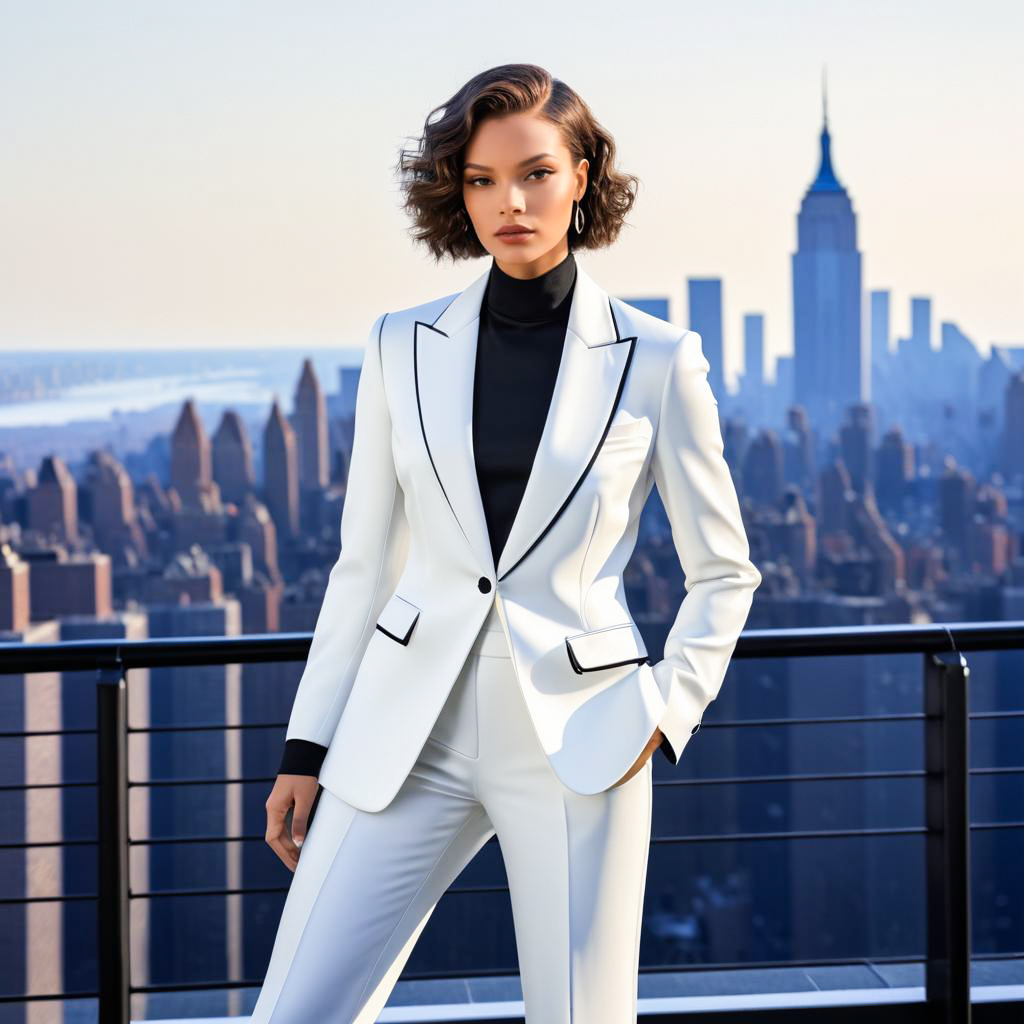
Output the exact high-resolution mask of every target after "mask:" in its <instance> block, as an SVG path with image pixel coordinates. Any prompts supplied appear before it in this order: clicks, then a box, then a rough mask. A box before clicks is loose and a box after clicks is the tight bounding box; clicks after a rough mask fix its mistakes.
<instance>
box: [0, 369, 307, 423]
mask: <svg viewBox="0 0 1024 1024" xmlns="http://www.w3.org/2000/svg"><path fill="white" fill-rule="evenodd" d="M265 378H266V375H265V373H264V372H263V370H262V369H260V368H256V367H253V368H251V369H247V368H245V367H232V368H231V369H225V370H210V371H204V372H201V373H192V374H180V375H177V376H175V375H170V376H167V375H161V376H152V377H135V378H133V379H131V380H118V381H99V382H96V383H94V384H79V385H75V386H73V387H69V388H68V389H67V391H65V392H63V393H62V394H61V395H60V396H59V397H55V398H46V399H42V400H40V401H38V402H14V403H4V404H2V405H0V428H2V427H43V426H55V427H56V426H66V425H67V424H68V423H70V422H72V421H73V420H109V419H110V418H111V417H112V416H113V415H114V414H115V413H117V412H125V413H127V412H146V411H147V410H149V409H154V408H156V407H157V406H160V405H165V404H167V403H168V402H170V403H173V404H175V405H180V404H181V403H182V402H183V401H184V400H185V399H186V398H194V399H195V400H196V402H201V403H203V404H207V403H210V404H223V405H230V406H240V405H249V404H254V405H266V406H269V405H270V403H271V401H272V400H273V394H274V388H272V387H271V386H270V383H269V382H267V381H266V379H265ZM278 390H280V389H278ZM279 399H280V400H281V404H282V407H286V406H287V408H285V411H286V412H287V411H290V408H291V400H290V399H291V396H290V395H285V394H279Z"/></svg>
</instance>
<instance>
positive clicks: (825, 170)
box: [811, 68, 845, 192]
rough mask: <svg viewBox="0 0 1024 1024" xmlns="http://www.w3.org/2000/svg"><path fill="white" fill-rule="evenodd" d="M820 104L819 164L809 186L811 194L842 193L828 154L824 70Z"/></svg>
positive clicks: (828, 140) (828, 136) (822, 72)
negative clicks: (821, 115) (821, 121)
mask: <svg viewBox="0 0 1024 1024" xmlns="http://www.w3.org/2000/svg"><path fill="white" fill-rule="evenodd" d="M821 104H822V111H823V114H824V120H823V123H822V126H821V163H820V164H819V165H818V176H817V177H816V178H815V179H814V181H813V183H812V184H811V191H812V192H843V191H845V189H844V188H843V186H842V185H840V184H839V179H838V178H837V177H836V172H835V171H834V170H832V156H831V152H830V142H831V136H830V135H829V133H828V93H827V92H826V89H825V69H824V68H822V70H821Z"/></svg>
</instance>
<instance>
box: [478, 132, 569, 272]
mask: <svg viewBox="0 0 1024 1024" xmlns="http://www.w3.org/2000/svg"><path fill="white" fill-rule="evenodd" d="M588 167H589V162H588V161H587V160H585V159H584V160H580V161H579V163H574V161H573V159H572V154H571V153H570V152H569V147H568V146H566V144H565V143H564V142H563V141H562V136H561V134H560V133H559V130H558V128H556V127H555V125H553V124H552V123H551V122H550V121H547V120H544V119H543V118H540V117H538V116H536V115H535V114H505V115H502V116H500V117H499V116H494V117H489V118H487V119H486V120H485V121H483V122H482V123H481V124H480V125H479V126H478V128H477V129H476V131H475V133H474V135H473V137H472V139H470V142H469V145H468V146H467V147H466V153H465V161H464V163H463V173H462V194H463V198H464V200H465V203H466V211H467V212H468V214H469V219H470V221H471V222H472V224H473V227H474V228H475V230H476V233H477V237H478V238H479V239H480V242H481V243H482V245H483V247H484V248H485V249H486V250H487V251H488V252H489V253H490V254H491V255H492V256H493V257H494V259H495V262H496V263H497V264H498V266H499V268H500V269H501V270H503V271H505V272H506V273H507V274H510V275H511V276H513V277H519V278H530V277H537V276H538V275H540V274H543V273H544V272H545V271H547V270H550V269H551V268H552V267H554V266H556V265H557V264H559V263H561V261H562V260H563V259H565V257H566V256H567V255H568V253H569V237H568V232H569V222H570V220H571V218H572V214H573V205H572V202H573V200H574V199H576V200H578V199H579V198H580V197H581V196H582V195H583V193H584V191H585V190H586V187H587V169H588ZM585 213H586V211H584V214H585ZM512 225H521V226H524V227H526V228H529V229H530V230H529V231H528V232H527V233H526V234H517V235H516V234H513V235H503V234H500V233H499V231H500V229H501V228H508V227H510V226H512Z"/></svg>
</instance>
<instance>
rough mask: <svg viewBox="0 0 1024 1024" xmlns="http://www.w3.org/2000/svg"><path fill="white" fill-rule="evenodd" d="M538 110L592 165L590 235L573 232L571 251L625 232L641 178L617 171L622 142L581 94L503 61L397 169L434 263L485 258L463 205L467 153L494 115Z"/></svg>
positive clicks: (445, 107) (428, 130)
mask: <svg viewBox="0 0 1024 1024" xmlns="http://www.w3.org/2000/svg"><path fill="white" fill-rule="evenodd" d="M517 113H535V114H537V115H538V116H540V117H544V118H547V120H549V121H550V122H551V123H552V124H554V125H556V126H557V127H558V128H559V129H560V131H561V135H562V138H563V140H564V141H565V144H566V146H567V147H568V149H569V152H570V153H571V154H572V156H573V159H574V161H575V162H577V163H578V162H579V161H580V160H582V159H584V158H586V159H587V160H588V161H589V162H590V165H589V170H588V172H587V189H586V191H585V192H584V193H583V199H582V200H581V202H583V204H584V213H585V215H586V220H585V223H584V225H583V231H582V233H581V234H579V235H575V234H574V232H573V231H570V232H569V236H570V248H573V249H599V248H602V247H603V246H606V245H610V244H611V243H612V242H613V241H614V240H615V239H616V238H617V237H618V234H619V231H620V229H621V228H622V225H623V223H624V222H625V217H626V214H627V213H628V212H629V210H630V209H631V208H632V206H633V202H634V200H635V199H636V190H637V185H638V184H639V180H638V179H637V178H636V177H635V176H634V175H632V174H623V173H621V172H620V171H618V170H617V169H616V168H615V142H614V140H613V139H612V137H611V135H610V134H609V132H608V131H607V130H606V129H605V128H603V127H602V126H601V125H600V124H599V123H598V121H597V119H596V118H595V117H594V115H593V114H592V113H591V112H590V108H589V107H588V106H587V105H586V103H584V101H583V100H582V99H581V98H580V96H579V95H578V94H577V93H576V92H575V91H574V90H573V89H571V88H569V86H568V85H566V84H565V83H564V82H562V81H559V80H558V79H557V78H553V77H552V76H551V75H550V74H549V73H548V72H547V71H545V70H544V68H542V67H538V66H537V65H536V64H501V65H499V66H497V67H493V68H490V69H489V70H487V71H482V72H481V73H480V74H478V75H476V76H474V77H473V78H471V79H470V80H469V81H468V82H466V84H465V85H463V86H462V88H461V89H459V91H458V92H456V93H455V95H454V96H452V97H451V99H449V100H448V101H447V102H445V103H442V104H441V105H440V106H438V107H435V108H434V109H433V110H432V111H431V112H430V114H429V115H428V116H427V119H426V122H425V124H424V127H423V134H422V136H421V137H419V138H418V139H416V143H417V147H416V149H415V150H409V149H405V148H402V150H401V152H400V157H399V161H398V165H397V167H396V170H397V171H398V173H399V176H400V182H401V191H402V195H403V203H402V207H403V209H404V210H405V211H406V212H407V213H408V214H409V215H410V216H411V218H412V221H413V227H412V228H411V229H410V230H411V232H412V234H413V238H414V240H415V241H417V242H422V243H424V244H425V245H426V246H427V247H428V248H429V250H430V252H431V253H432V254H433V256H434V260H435V262H439V261H440V260H441V259H442V257H444V256H448V257H450V258H451V259H452V260H453V261H454V260H459V259H471V258H474V257H477V256H486V255H487V254H488V250H487V249H485V248H484V246H483V244H482V243H481V242H480V239H479V238H478V237H477V234H476V231H475V230H474V229H473V223H472V221H471V220H470V218H469V214H468V212H467V211H466V206H465V202H464V201H463V182H462V172H463V164H464V161H465V153H466V148H467V147H468V145H469V141H470V139H471V138H472V137H473V133H474V131H475V130H476V128H477V127H478V126H479V125H480V123H481V122H482V121H484V120H485V119H486V118H488V117H497V116H502V115H505V114H517Z"/></svg>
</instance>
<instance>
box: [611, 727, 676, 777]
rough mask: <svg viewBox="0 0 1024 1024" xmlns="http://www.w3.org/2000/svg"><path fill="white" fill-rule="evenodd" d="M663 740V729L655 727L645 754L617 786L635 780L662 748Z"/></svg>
mask: <svg viewBox="0 0 1024 1024" xmlns="http://www.w3.org/2000/svg"><path fill="white" fill-rule="evenodd" d="M662 739H664V736H663V735H662V732H661V729H659V728H658V727H657V726H655V727H654V735H653V736H652V737H651V738H650V739H649V740H648V741H647V746H646V747H644V749H643V752H642V753H641V754H640V756H639V757H638V758H637V759H636V762H635V763H634V765H633V767H632V768H630V769H629V771H628V772H626V774H625V775H623V776H622V778H621V779H619V781H618V782H616V783H615V786H621V785H622V784H623V783H624V782H628V781H629V780H630V779H631V778H633V776H634V775H636V773H637V772H638V771H640V769H641V768H643V766H644V765H645V764H647V759H648V758H649V757H650V756H651V755H652V754H653V753H654V752H655V751H656V750H657V749H658V747H660V746H661V741H662ZM615 786H612V789H615Z"/></svg>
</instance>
